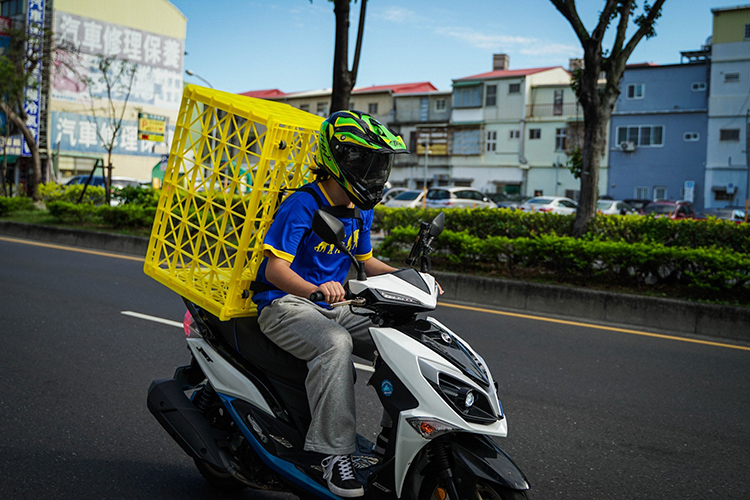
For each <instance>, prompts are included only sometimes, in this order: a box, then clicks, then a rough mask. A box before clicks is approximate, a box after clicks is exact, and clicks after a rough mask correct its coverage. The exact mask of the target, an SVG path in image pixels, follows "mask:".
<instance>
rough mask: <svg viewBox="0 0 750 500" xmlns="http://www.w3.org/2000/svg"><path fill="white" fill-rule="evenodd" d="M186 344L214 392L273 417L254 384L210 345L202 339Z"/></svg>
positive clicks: (191, 339)
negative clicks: (246, 403)
mask: <svg viewBox="0 0 750 500" xmlns="http://www.w3.org/2000/svg"><path fill="white" fill-rule="evenodd" d="M187 343H188V347H189V348H190V351H191V352H192V353H193V357H194V358H195V359H196V360H197V361H198V364H199V365H200V367H201V370H203V373H205V374H206V377H207V378H208V380H210V381H211V385H213V387H214V389H215V390H216V392H219V393H221V394H224V395H226V396H232V397H236V398H240V399H243V400H245V401H248V402H250V403H253V404H254V405H255V406H257V407H258V408H260V409H261V410H263V411H265V412H266V413H268V414H269V415H273V411H272V410H271V407H270V406H269V405H268V402H267V401H266V398H264V397H263V395H262V394H261V392H260V390H259V389H258V388H257V387H256V386H255V384H253V383H252V381H250V380H248V379H247V377H245V376H244V375H242V373H240V371H239V370H237V369H236V368H235V367H233V366H232V365H231V364H230V363H229V362H227V361H226V360H225V359H224V358H223V357H222V356H221V354H219V353H218V352H217V351H216V350H215V349H214V348H213V347H212V346H211V344H209V343H208V342H206V340H205V339H202V338H189V339H187Z"/></svg>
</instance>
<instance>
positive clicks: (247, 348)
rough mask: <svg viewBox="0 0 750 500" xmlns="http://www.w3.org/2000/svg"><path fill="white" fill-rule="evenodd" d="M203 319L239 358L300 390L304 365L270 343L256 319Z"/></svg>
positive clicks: (305, 370) (304, 375)
mask: <svg viewBox="0 0 750 500" xmlns="http://www.w3.org/2000/svg"><path fill="white" fill-rule="evenodd" d="M206 316H207V318H206V319H207V322H208V323H209V326H210V327H211V329H212V330H213V331H214V332H217V333H219V335H221V337H222V338H223V339H224V341H225V343H226V344H228V345H229V347H231V348H232V349H233V350H234V351H236V352H237V353H239V354H240V356H241V357H242V358H244V359H245V360H247V361H249V362H250V363H251V364H252V365H255V366H256V367H258V368H260V369H261V370H263V371H264V372H266V373H267V374H269V375H273V376H274V377H276V378H278V379H281V380H284V381H286V382H288V383H290V384H292V385H294V386H296V387H301V388H303V390H304V386H305V378H306V377H307V364H306V363H305V361H303V360H301V359H299V358H296V357H294V356H292V355H291V354H290V353H288V352H287V351H285V350H283V349H282V348H280V347H279V346H277V345H276V344H274V343H273V342H271V340H270V339H269V338H268V337H266V336H265V335H264V334H263V332H262V331H261V330H260V327H259V326H258V320H257V318H255V317H244V318H235V319H231V320H229V321H220V320H219V318H217V317H216V316H213V315H211V314H207V315H206Z"/></svg>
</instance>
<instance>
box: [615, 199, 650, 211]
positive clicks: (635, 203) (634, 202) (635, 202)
mask: <svg viewBox="0 0 750 500" xmlns="http://www.w3.org/2000/svg"><path fill="white" fill-rule="evenodd" d="M622 201H624V202H625V203H627V204H628V205H630V206H631V207H633V208H635V209H636V210H638V213H641V214H642V213H643V209H644V208H646V205H648V204H649V203H651V200H646V199H643V198H627V199H625V200H622Z"/></svg>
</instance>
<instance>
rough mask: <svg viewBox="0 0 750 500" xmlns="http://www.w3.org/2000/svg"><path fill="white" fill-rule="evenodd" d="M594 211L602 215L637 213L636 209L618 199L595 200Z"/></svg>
mask: <svg viewBox="0 0 750 500" xmlns="http://www.w3.org/2000/svg"><path fill="white" fill-rule="evenodd" d="M596 213H598V214H602V215H628V214H637V213H638V210H636V209H635V208H633V207H631V206H630V205H628V204H627V203H625V202H624V201H620V200H599V201H597V202H596Z"/></svg>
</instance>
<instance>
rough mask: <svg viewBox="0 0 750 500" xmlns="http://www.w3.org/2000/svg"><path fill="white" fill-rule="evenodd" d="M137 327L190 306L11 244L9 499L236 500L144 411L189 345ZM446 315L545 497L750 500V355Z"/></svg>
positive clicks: (2, 272) (5, 495) (162, 330)
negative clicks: (493, 387) (155, 383)
mask: <svg viewBox="0 0 750 500" xmlns="http://www.w3.org/2000/svg"><path fill="white" fill-rule="evenodd" d="M123 311H135V312H138V313H143V314H148V315H152V316H156V317H160V318H165V319H168V320H172V321H180V320H181V317H182V314H183V311H184V308H183V306H182V303H181V301H180V299H179V298H178V297H177V296H176V295H175V294H174V293H172V292H171V291H169V290H168V289H166V288H165V287H163V286H162V285H160V284H158V283H156V282H155V281H153V280H151V279H150V278H148V277H146V276H145V275H144V274H143V273H142V262H141V261H140V260H138V259H134V258H132V257H131V258H123V257H114V256H111V255H105V254H96V253H84V252H78V251H69V250H63V249H59V248H50V247H43V246H39V244H22V243H18V242H11V241H8V240H7V239H4V238H0V342H2V355H0V381H1V382H2V383H0V498H2V499H46V498H51V499H58V498H59V499H68V498H70V499H77V500H85V499H107V498H111V499H120V498H128V499H141V498H144V499H145V498H149V499H153V498H163V499H180V500H186V499H212V498H227V497H226V496H222V495H219V494H218V493H216V492H214V491H212V490H211V489H210V488H209V487H208V486H207V485H206V484H205V483H204V481H203V480H202V478H201V477H200V476H199V475H198V473H197V471H195V469H194V467H193V464H192V462H191V460H190V459H188V458H187V457H186V456H185V455H184V453H183V452H182V451H181V450H180V449H179V447H178V446H177V445H176V444H175V443H174V442H172V440H171V439H170V438H169V437H168V436H167V434H166V433H165V432H164V431H163V430H162V429H161V427H160V426H159V425H158V424H157V422H156V421H155V420H154V419H153V418H152V417H151V415H150V413H149V412H148V410H147V409H146V405H145V399H146V390H147V388H148V385H149V384H150V382H151V380H152V379H153V378H162V377H167V376H171V374H172V373H173V370H174V367H175V366H178V365H181V364H184V363H186V362H187V361H188V353H187V351H186V349H185V345H184V340H183V337H182V332H181V330H180V329H179V328H176V327H175V326H171V325H167V324H160V323H154V322H151V321H146V320H143V319H138V318H135V317H131V316H126V315H124V314H122V312H123ZM434 316H436V317H437V318H438V319H439V320H440V321H441V322H443V323H444V324H446V325H447V326H449V327H451V328H453V329H454V330H455V331H456V333H458V334H459V335H460V336H462V337H463V338H464V339H466V340H468V341H469V342H470V343H471V344H472V346H473V347H474V348H475V349H477V350H478V351H479V352H480V353H482V355H483V356H484V358H485V359H486V360H487V361H488V363H489V364H490V367H491V368H492V371H493V374H494V376H495V378H496V379H497V380H498V381H499V383H500V388H501V400H502V402H503V405H504V408H505V411H506V413H507V416H508V419H509V425H510V434H509V437H508V438H506V439H504V440H502V442H501V444H502V445H503V446H504V447H505V449H506V450H507V451H508V452H509V453H510V455H511V456H512V457H513V458H514V459H515V460H516V462H517V463H518V465H519V466H520V467H521V468H522V469H523V471H524V472H525V473H526V475H527V476H528V478H529V481H530V483H531V486H532V491H531V493H532V495H531V496H532V498H535V499H537V500H539V499H571V500H579V499H673V498H675V499H676V498H680V499H706V498H722V499H727V498H729V499H734V498H736V499H745V498H750V474H748V473H747V464H749V463H750V426H748V425H747V415H748V414H750V350H749V349H748V347H747V346H741V345H726V344H716V343H712V342H707V341H701V340H700V339H697V340H696V341H690V340H689V339H688V340H687V341H686V339H677V338H670V337H663V336H649V335H645V334H644V333H648V332H634V331H630V332H624V331H617V330H608V329H605V328H601V327H593V326H587V325H583V324H567V323H560V322H556V321H554V320H545V319H544V318H534V317H524V316H517V315H508V314H505V313H502V311H489V310H467V309H462V308H459V307H456V305H450V304H447V305H444V306H441V307H439V308H438V310H437V311H436V312H435V314H434ZM364 380H366V374H362V376H360V382H358V390H359V391H360V392H362V393H363V399H362V403H361V405H360V406H359V407H358V412H359V415H360V420H361V425H362V428H363V432H365V433H367V432H368V430H369V428H370V427H369V426H370V424H371V423H372V422H374V421H375V420H377V418H376V417H377V416H379V411H378V410H377V409H376V408H375V405H374V403H373V401H374V398H372V397H371V396H372V395H371V393H370V392H369V391H371V389H368V388H366V387H364ZM235 498H243V499H248V498H257V499H281V498H284V499H286V498H291V497H290V496H288V495H284V494H276V493H257V492H250V491H246V492H243V493H241V494H239V495H237V496H236V497H235Z"/></svg>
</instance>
